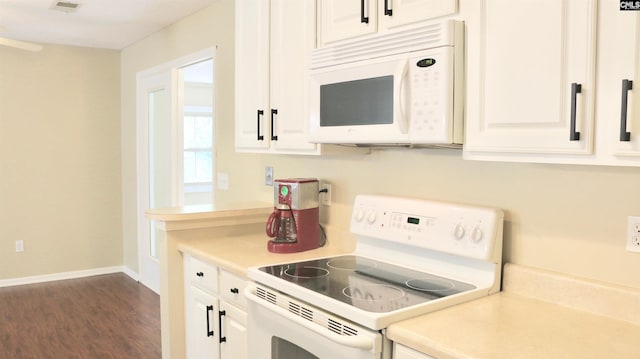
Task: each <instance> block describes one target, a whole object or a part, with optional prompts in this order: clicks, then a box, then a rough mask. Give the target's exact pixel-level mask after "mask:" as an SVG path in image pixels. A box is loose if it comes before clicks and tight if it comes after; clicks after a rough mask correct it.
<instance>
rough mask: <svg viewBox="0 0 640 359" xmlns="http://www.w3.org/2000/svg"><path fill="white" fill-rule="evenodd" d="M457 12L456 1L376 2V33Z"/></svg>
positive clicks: (407, 0)
mask: <svg viewBox="0 0 640 359" xmlns="http://www.w3.org/2000/svg"><path fill="white" fill-rule="evenodd" d="M457 11H458V1H457V0H419V1H417V0H378V31H382V30H389V29H393V28H394V27H397V26H401V25H406V24H410V23H413V22H417V21H422V20H427V19H433V18H436V17H440V16H445V15H450V14H454V13H456V12H457Z"/></svg>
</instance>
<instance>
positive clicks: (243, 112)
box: [235, 0, 269, 152]
mask: <svg viewBox="0 0 640 359" xmlns="http://www.w3.org/2000/svg"><path fill="white" fill-rule="evenodd" d="M235 5H236V15H235V17H236V25H235V31H236V33H235V36H236V40H235V41H236V42H235V45H236V50H235V51H236V52H235V126H236V128H235V140H236V143H235V147H236V150H238V151H243V150H252V151H254V152H255V150H256V149H258V150H259V149H263V150H266V149H268V148H269V133H268V130H269V123H268V118H269V1H264V0H242V1H236V2H235Z"/></svg>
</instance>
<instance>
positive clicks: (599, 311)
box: [147, 204, 640, 359]
mask: <svg viewBox="0 0 640 359" xmlns="http://www.w3.org/2000/svg"><path fill="white" fill-rule="evenodd" d="M271 210H272V207H271V206H270V205H268V204H252V205H247V204H240V205H237V206H231V207H228V206H223V207H220V208H195V207H192V208H182V209H179V208H178V209H168V210H151V211H148V212H147V216H148V217H149V218H151V219H155V220H157V221H159V222H160V223H162V224H164V225H165V228H166V230H168V231H172V233H175V235H174V236H172V237H170V238H174V237H175V238H174V239H175V240H176V246H175V248H177V250H178V251H180V252H182V253H187V254H189V255H192V256H194V257H197V258H199V259H201V260H204V261H207V262H210V263H211V264H213V265H216V266H218V267H220V268H222V269H225V270H227V271H230V272H232V273H234V274H236V275H239V276H242V277H246V275H247V269H248V268H249V267H252V266H260V265H271V264H277V263H284V262H291V261H299V260H306V259H312V258H320V257H328V256H334V255H340V254H345V253H351V252H353V250H354V246H355V241H354V238H353V237H352V235H351V234H350V233H348V232H342V231H335V230H332V229H331V228H326V230H327V238H328V241H327V245H326V246H325V247H322V248H318V249H315V250H311V251H305V252H300V253H293V254H277V253H270V252H268V251H267V241H268V238H267V236H266V235H265V234H264V232H263V231H262V225H261V224H262V223H265V219H266V216H268V213H270V211H271ZM233 223H238V224H239V223H244V226H245V227H246V228H247V230H249V229H251V230H250V231H248V232H247V231H238V232H237V233H236V234H234V235H222V236H217V235H216V236H211V237H207V238H201V237H198V236H195V237H193V238H191V237H189V236H185V235H184V233H186V232H185V231H182V229H198V228H206V227H211V226H214V227H215V226H219V225H220V226H229V225H233ZM245 227H243V228H245ZM194 233H199V232H194ZM176 263H178V262H176ZM180 285H181V284H180ZM180 285H176V288H178V287H180ZM387 336H388V337H389V338H390V339H391V340H393V341H394V342H396V343H398V344H402V345H405V346H407V347H410V348H413V349H415V350H418V351H420V352H423V353H425V354H427V355H430V356H433V357H434V358H438V359H449V358H456V359H462V358H465V359H466V358H491V359H500V358H505V359H506V358H509V359H511V358H519V359H520V358H523V359H527V358H536V359H537V358H554V359H555V358H571V359H573V358H582V359H583V358H640V342H639V340H640V339H639V338H640V290H637V289H633V288H622V287H616V286H610V285H607V284H603V283H594V282H590V281H585V280H581V279H577V278H571V277H568V276H565V275H562V274H557V273H550V272H546V271H542V270H537V269H534V268H528V267H523V266H518V265H514V264H507V265H505V268H504V272H503V291H502V292H500V293H498V294H494V295H491V296H488V297H485V298H481V299H477V300H473V301H470V302H467V303H463V304H459V305H456V306H453V307H451V308H446V309H443V310H440V311H436V312H433V313H430V314H426V315H423V316H420V317H416V318H413V319H409V320H405V321H402V322H399V323H395V324H392V325H391V326H389V328H388V329H387Z"/></svg>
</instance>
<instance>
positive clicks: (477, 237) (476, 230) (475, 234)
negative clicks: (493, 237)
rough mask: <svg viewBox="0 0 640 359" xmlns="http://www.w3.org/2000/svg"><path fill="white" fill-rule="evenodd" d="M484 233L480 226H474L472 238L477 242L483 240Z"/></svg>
mask: <svg viewBox="0 0 640 359" xmlns="http://www.w3.org/2000/svg"><path fill="white" fill-rule="evenodd" d="M483 235H484V233H482V229H480V227H474V228H473V230H471V240H472V241H474V242H476V243H477V242H480V241H481V240H482V236H483Z"/></svg>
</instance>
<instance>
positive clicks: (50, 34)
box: [0, 0, 217, 50]
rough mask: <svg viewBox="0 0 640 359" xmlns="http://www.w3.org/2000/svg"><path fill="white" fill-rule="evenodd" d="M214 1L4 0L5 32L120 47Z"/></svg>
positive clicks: (0, 0) (0, 15)
mask: <svg viewBox="0 0 640 359" xmlns="http://www.w3.org/2000/svg"><path fill="white" fill-rule="evenodd" d="M215 1H217V0H0V37H5V38H9V39H13V40H21V41H29V42H36V43H42V44H61V45H73V46H83V47H96V48H105V49H117V50H120V49H123V48H125V47H127V46H129V45H131V44H133V43H134V42H136V41H138V40H141V39H143V38H144V37H146V36H148V35H150V34H152V33H154V32H156V31H158V30H160V29H162V28H164V27H166V26H168V25H170V24H172V23H174V22H176V21H178V20H180V19H182V18H183V17H186V16H188V15H190V14H192V13H194V12H197V11H198V10H200V9H203V8H205V7H207V6H209V5H211V4H212V3H214V2H215ZM61 2H62V3H75V4H78V6H77V7H76V8H75V10H74V9H71V7H72V6H73V5H68V4H62V6H56V5H57V4H58V3H61Z"/></svg>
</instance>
